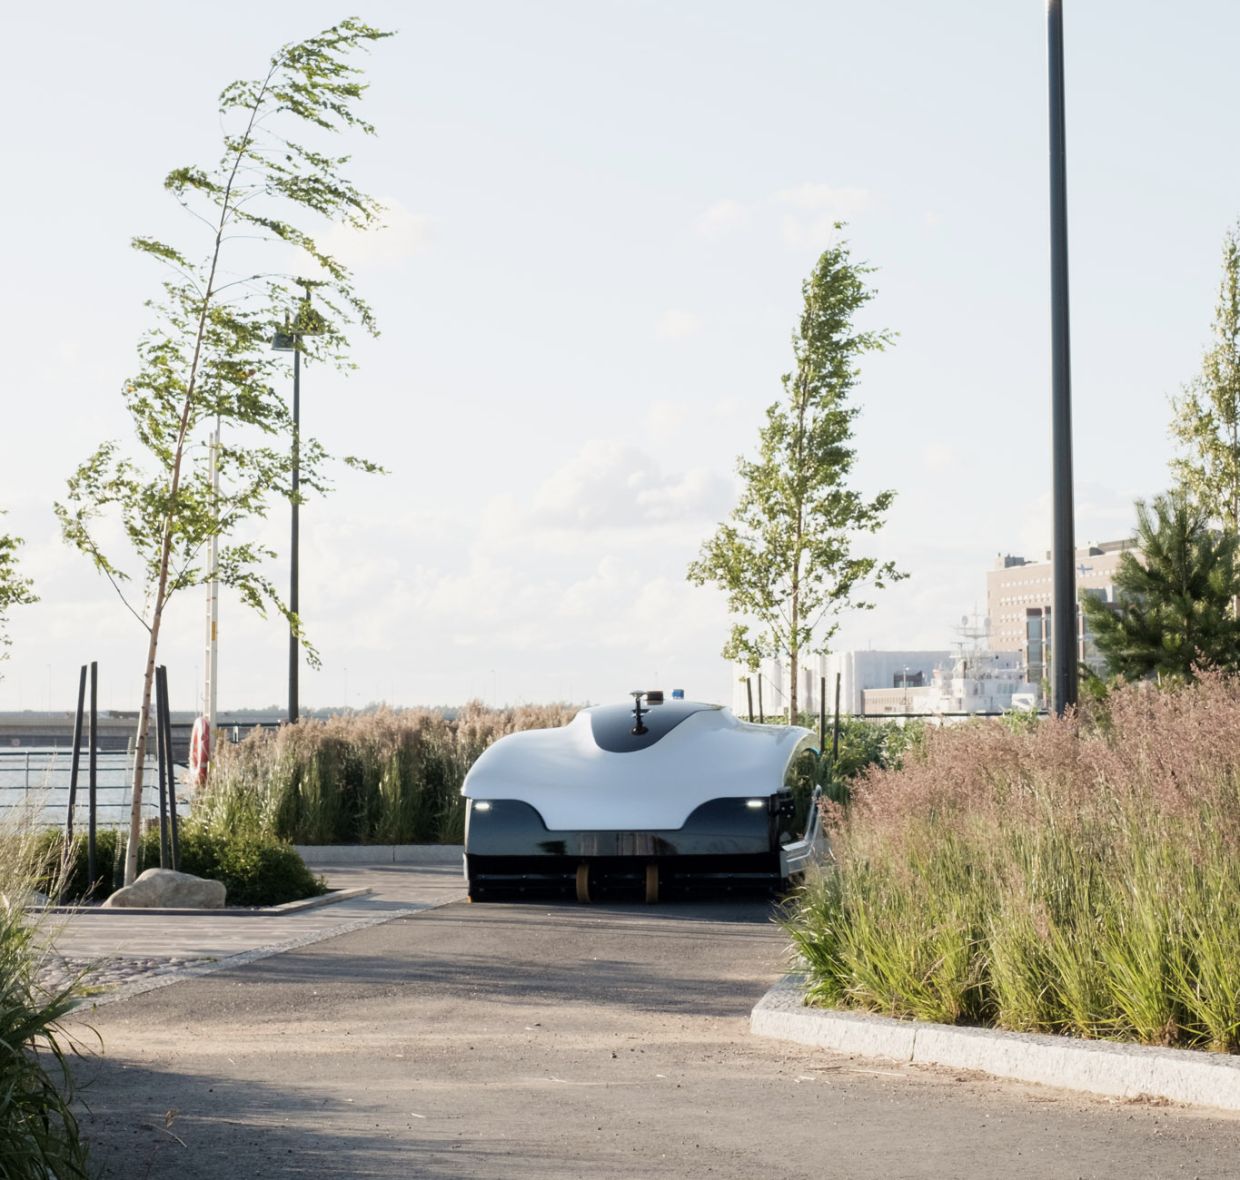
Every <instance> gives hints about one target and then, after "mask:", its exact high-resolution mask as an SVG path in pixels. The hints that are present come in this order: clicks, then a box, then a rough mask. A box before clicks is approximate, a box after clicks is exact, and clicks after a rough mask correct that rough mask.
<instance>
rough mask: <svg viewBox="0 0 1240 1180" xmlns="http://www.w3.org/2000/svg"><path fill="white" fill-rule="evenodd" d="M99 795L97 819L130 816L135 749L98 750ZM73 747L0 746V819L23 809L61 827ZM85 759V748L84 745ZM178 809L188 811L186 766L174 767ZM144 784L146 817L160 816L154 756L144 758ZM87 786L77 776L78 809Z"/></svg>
mask: <svg viewBox="0 0 1240 1180" xmlns="http://www.w3.org/2000/svg"><path fill="white" fill-rule="evenodd" d="M95 757H96V760H97V761H96V765H97V768H98V769H97V785H96V798H97V807H98V823H99V824H100V825H102V826H103V827H123V826H124V825H125V824H127V823H128V822H129V810H130V801H131V799H132V785H133V769H134V757H133V753H132V751H117V750H97V751H96V754H95ZM72 759H73V751H72V750H71V749H68V748H66V747H64V746H61V747H54V746H44V747H37V746H28V747H27V746H22V747H16V748H8V749H3V748H0V821H3V820H4V819H6V818H11V817H14V816H16V815H18V814H20V813H22V812H23V811H25V812H29V813H30V814H31V818H32V819H34V820H35V821H36V822H38V823H40V824H55V825H57V826H60V827H63V826H64V823H65V818H66V815H65V813H66V809H67V807H68V803H69V769H70V765H71V763H72ZM83 761H85V751H83ZM175 771H176V781H177V812H178V814H180V815H185V814H187V812H188V807H189V803H188V800H187V799H186V798H185V795H186V793H187V790H188V775H187V774H186V771H185V768H184V767H183V766H177V767H175ZM143 781H144V783H145V787H144V789H143V792H142V815H143V818H144V819H152V818H153V819H158V817H159V780H158V769H157V766H156V760H155V758H154V756H151V757H148V758H147V759H146V761H145V765H144V771H143ZM83 795H84V786H83V784H82V783H81V782H80V781H79V784H78V801H77V809H78V811H79V812H83V813H84V809H85V799H84V797H83Z"/></svg>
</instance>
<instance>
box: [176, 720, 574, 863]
mask: <svg viewBox="0 0 1240 1180" xmlns="http://www.w3.org/2000/svg"><path fill="white" fill-rule="evenodd" d="M576 711H577V710H576V708H575V707H573V706H568V705H525V706H521V707H519V708H514V709H488V708H485V707H484V706H482V705H480V704H478V703H477V702H472V703H470V704H469V705H466V706H465V707H464V708H463V709H462V710H461V711H460V712H459V713H458V714H457V715H456V716H455V717H453V718H448V717H445V716H443V715H442V714H441V713H437V712H434V711H432V710H429V709H401V710H394V709H383V710H380V711H379V712H376V713H366V714H352V715H345V716H339V717H332V718H330V719H329V720H327V721H314V720H302V721H299V722H298V723H297V724H296V725H290V726H284V727H282V728H280V729H278V730H256V731H254V732H253V733H252V734H250V735H249V736H248V737H247V738H246V739H245V740H244V741H242V742H240V743H238V744H237V745H228V744H221V746H220V747H219V750H218V752H217V755H216V758H215V759H214V761H213V764H212V767H211V775H210V778H209V781H208V783H207V786H206V788H205V789H204V790H203V791H202V792H200V794H199V796H198V798H197V799H196V800H195V802H194V807H193V812H194V817H195V819H196V820H197V821H199V822H201V823H203V824H205V825H207V826H208V827H210V828H212V829H215V830H221V831H234V832H236V831H258V832H263V833H269V834H272V835H275V836H277V837H279V838H280V839H284V840H291V841H292V842H294V843H296V844H347V843H377V844H422V843H428V844H434V843H446V844H452V843H460V841H461V840H462V839H464V831H465V811H464V806H463V802H462V800H461V797H460V790H461V783H462V782H463V781H464V778H465V773H466V771H468V770H469V768H470V766H471V765H472V764H473V762H474V760H475V759H476V758H477V757H478V755H479V754H481V753H482V751H483V750H485V749H486V748H487V747H488V746H489V745H490V744H491V743H492V742H494V741H495V740H496V739H497V738H500V737H503V736H504V735H505V734H509V733H514V732H516V731H517V730H522V729H543V728H547V727H549V726H556V725H565V724H567V723H568V722H569V721H570V720H572V718H573V716H574V714H575V713H576Z"/></svg>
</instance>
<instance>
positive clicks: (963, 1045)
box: [749, 974, 1240, 1110]
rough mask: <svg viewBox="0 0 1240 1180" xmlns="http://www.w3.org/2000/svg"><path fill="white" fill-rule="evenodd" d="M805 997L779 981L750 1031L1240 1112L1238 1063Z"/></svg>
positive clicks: (798, 985) (789, 979)
mask: <svg viewBox="0 0 1240 1180" xmlns="http://www.w3.org/2000/svg"><path fill="white" fill-rule="evenodd" d="M804 995H805V977H804V976H803V975H800V974H792V975H785V976H784V977H783V979H781V980H780V981H779V982H778V983H776V984H775V986H774V987H772V988H771V989H770V991H768V992H767V993H766V995H765V996H763V997H762V999H761V1000H759V1001H758V1003H757V1005H756V1006H755V1007H754V1009H753V1011H752V1012H751V1013H750V1018H749V1028H750V1032H752V1033H753V1034H754V1035H755V1036H760V1037H771V1038H774V1039H777V1040H785V1041H796V1042H797V1043H799V1044H802V1045H814V1046H817V1047H819V1048H823V1049H830V1050H833V1051H835V1052H837V1053H848V1054H854V1055H857V1056H861V1057H881V1058H885V1059H888V1060H893V1061H903V1062H911V1063H913V1064H917V1065H937V1066H945V1067H947V1068H950V1069H971V1070H978V1071H980V1072H982V1073H988V1074H991V1075H993V1076H995V1077H1001V1078H1009V1079H1012V1080H1013V1081H1021V1082H1036V1083H1039V1084H1041V1085H1046V1086H1059V1087H1061V1088H1064V1089H1070V1090H1082V1091H1085V1092H1087V1093H1091V1094H1104V1095H1108V1096H1110V1097H1114V1098H1164V1099H1167V1100H1169V1101H1171V1102H1182V1103H1187V1104H1190V1105H1193V1106H1210V1107H1215V1108H1218V1109H1222V1110H1240V1058H1236V1057H1230V1056H1224V1055H1221V1054H1214V1053H1206V1052H1202V1051H1200V1050H1196V1049H1159V1048H1152V1047H1150V1046H1146V1045H1121V1044H1114V1043H1111V1042H1108V1041H1085V1040H1080V1039H1077V1038H1073V1037H1060V1036H1044V1035H1040V1034H1035V1033H1013V1032H1004V1031H1002V1030H999V1029H987V1028H959V1027H956V1026H953V1025H947V1024H931V1023H929V1022H923V1021H915V1020H893V1019H891V1018H889V1017H885V1016H874V1015H870V1014H867V1013H858V1012H834V1011H829V1010H827V1009H823V1008H807V1007H806V1006H805V1003H804Z"/></svg>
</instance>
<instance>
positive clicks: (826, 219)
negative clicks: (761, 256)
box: [772, 182, 870, 250]
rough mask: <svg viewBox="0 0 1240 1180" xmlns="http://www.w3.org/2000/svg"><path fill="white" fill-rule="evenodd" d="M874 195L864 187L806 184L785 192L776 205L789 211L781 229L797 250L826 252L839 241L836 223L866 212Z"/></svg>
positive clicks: (778, 194)
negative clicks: (826, 248)
mask: <svg viewBox="0 0 1240 1180" xmlns="http://www.w3.org/2000/svg"><path fill="white" fill-rule="evenodd" d="M869 201H870V194H869V191H868V190H867V189H863V188H836V187H834V186H833V185H829V184H814V183H808V182H807V183H805V184H798V185H796V186H794V187H793V188H786V189H782V190H781V191H779V192H777V193H776V194H775V195H774V197H773V198H772V202H773V203H774V204H775V205H777V206H779V207H781V208H783V209H785V210H786V212H785V213H784V214H783V217H782V219H781V224H780V228H781V231H782V233H783V239H784V241H785V242H786V243H787V244H788V245H789V246H793V247H795V248H797V249H808V250H822V249H824V248H825V247H827V246H828V245H830V244H831V242H832V241H833V240H834V238H835V234H836V230H835V223H836V222H838V221H845V220H847V219H848V218H849V217H851V216H852V215H853V214H855V213H858V212H860V211H861V210H862V209H864V208H865V207H866V206H867V205H868V204H869Z"/></svg>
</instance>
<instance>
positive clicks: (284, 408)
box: [56, 18, 390, 884]
mask: <svg viewBox="0 0 1240 1180" xmlns="http://www.w3.org/2000/svg"><path fill="white" fill-rule="evenodd" d="M389 35H390V34H388V33H385V32H382V31H380V30H378V29H376V28H372V27H371V26H369V25H367V24H364V23H363V22H361V21H360V20H357V19H353V18H350V19H348V20H344V21H341V22H340V23H339V24H337V25H335V26H333V27H332V28H329V29H326V30H324V31H323V32H322V33H319V34H318V35H317V36H314V37H310V38H308V39H306V40H304V41H300V42H295V43H292V44H288V45H285V46H283V47H282V48H281V49H280V50H279V51H278V52H277V53H275V55H274V56H273V57H272V58H271V59H270V61H269V62H268V64H267V68H266V69H265V71H264V72H263V74H262V75H261V76H260V77H258V78H257V79H254V80H248V81H239V82H234V83H233V84H232V85H230V86H228V87H227V88H226V89H225V90H224V91H223V93H222V94H221V95H220V99H219V113H220V119H221V124H222V127H223V151H222V154H221V157H220V159H219V161H218V162H217V163H216V164H215V165H214V167H210V168H200V167H197V166H192V165H191V166H188V167H181V168H177V169H175V170H173V171H172V172H170V173H169V174H168V177H167V178H166V180H165V181H164V187H165V189H167V191H168V192H170V193H171V194H172V195H173V197H174V198H175V199H176V200H177V201H178V202H179V203H180V204H181V206H182V207H183V209H184V210H185V211H186V213H187V214H188V215H189V216H190V218H191V219H192V222H193V224H194V225H195V226H196V227H197V231H198V233H199V234H200V237H199V238H198V239H194V240H193V241H192V242H191V243H190V244H189V245H188V246H185V247H181V246H175V245H172V244H169V243H167V242H164V241H160V240H157V239H154V238H149V237H139V238H135V239H134V240H133V246H134V248H135V249H136V250H138V251H140V252H142V253H144V254H146V255H148V256H150V257H151V258H153V259H155V260H156V261H157V262H159V263H160V264H162V265H163V266H164V268H165V279H164V281H163V284H162V295H161V296H160V297H158V298H156V299H153V300H151V301H150V302H149V303H148V307H149V308H150V311H151V314H152V318H153V320H154V324H153V326H152V328H151V329H150V331H149V332H148V333H147V335H146V336H145V337H144V338H143V340H142V341H141V343H140V344H139V346H138V361H139V365H138V371H137V374H136V375H135V376H134V377H132V378H131V379H130V380H129V381H128V382H126V384H125V386H124V392H123V396H124V401H125V407H126V410H127V411H128V414H129V418H130V421H131V425H132V433H133V439H132V442H131V445H130V446H129V447H128V449H127V448H125V447H122V445H121V444H120V443H119V442H115V441H109V442H105V443H103V444H102V445H101V446H100V447H99V448H98V449H97V450H96V451H95V452H94V454H92V455H91V456H90V457H89V458H88V459H86V460H85V461H84V462H83V463H82V464H81V465H80V466H79V467H78V468H77V470H76V471H75V472H74V473H73V475H72V476H71V477H70V478H69V481H68V492H67V495H66V497H65V499H64V501H63V502H62V503H59V504H57V505H56V512H57V515H58V517H59V519H60V523H61V529H62V532H63V534H64V537H65V539H66V540H67V541H68V542H69V543H70V544H72V545H74V546H76V547H77V548H78V549H79V550H81V551H82V552H83V553H84V554H86V555H87V556H88V557H89V558H90V560H91V561H92V562H93V564H94V566H95V568H96V569H97V570H98V571H99V572H100V573H101V574H103V576H105V577H106V578H107V579H108V580H109V581H110V582H111V583H112V585H113V587H114V588H115V589H116V591H117V593H118V594H119V595H120V597H121V600H122V601H123V602H124V604H125V606H126V607H127V608H128V610H129V611H130V612H131V614H132V615H133V616H134V618H135V619H136V620H137V621H138V622H139V623H140V625H141V626H142V628H143V630H144V631H145V635H146V663H145V670H144V673H143V681H142V705H141V709H140V710H139V713H138V728H137V737H136V742H135V751H134V753H135V757H134V772H133V796H132V810H131V813H130V825H129V844H128V849H127V853H126V858H125V883H126V884H129V883H131V882H132V881H133V879H134V877H135V875H136V872H137V861H138V844H139V839H140V834H141V815H142V785H143V767H144V763H145V760H146V750H147V740H148V730H149V724H150V714H151V695H152V686H153V683H154V677H155V666H156V663H157V658H158V651H159V641H160V635H161V625H162V623H163V620H164V614H165V611H166V609H167V606H168V602H169V600H170V599H171V598H172V596H173V595H174V594H176V593H177V592H178V591H181V590H184V589H186V588H188V587H191V586H196V585H200V584H202V583H203V582H205V581H207V580H209V579H210V578H212V576H217V577H218V579H219V581H220V582H221V583H223V584H224V585H226V586H229V587H231V588H233V589H234V590H235V591H237V592H238V593H239V595H240V597H241V599H242V601H243V602H245V603H246V604H247V605H249V606H250V607H253V608H254V609H256V610H258V611H259V612H260V613H264V614H265V613H266V611H267V610H268V609H273V610H275V611H277V612H278V613H279V614H281V615H283V616H284V617H285V618H287V619H288V621H289V623H290V624H291V625H292V626H293V627H294V628H295V629H296V630H297V631H298V632H300V630H301V622H300V620H299V619H297V618H296V617H295V616H293V615H292V614H291V613H290V612H289V610H288V608H287V606H286V605H285V604H284V603H283V602H282V601H281V598H280V596H279V594H278V592H277V591H276V588H275V586H274V585H273V584H272V582H271V581H270V579H269V578H268V577H267V576H266V575H265V574H264V573H263V564H264V562H265V561H267V560H268V559H270V558H271V557H273V556H274V552H273V551H272V550H270V549H269V548H267V547H265V546H264V545H262V544H260V543H258V542H256V541H254V540H247V539H245V537H244V535H242V534H241V530H242V528H243V526H245V525H246V524H251V525H252V524H253V522H254V521H255V520H256V519H257V518H261V517H263V516H265V515H266V514H267V511H268V509H269V507H270V505H271V502H272V498H273V496H285V497H291V496H292V495H293V494H294V493H293V491H292V488H291V468H292V454H293V450H294V447H296V448H297V450H298V452H299V464H300V475H301V487H302V488H303V489H306V490H308V491H311V492H314V491H318V492H325V491H327V490H328V488H329V482H328V479H327V476H326V474H325V467H326V465H327V463H328V460H329V458H330V456H329V455H328V453H327V452H326V450H325V449H324V448H323V446H322V445H321V444H319V443H318V442H317V441H315V440H313V439H306V438H300V439H294V437H293V423H292V418H291V414H290V412H289V407H288V405H287V403H286V402H285V400H284V398H283V396H281V394H279V393H278V392H277V390H276V386H277V385H279V386H281V387H284V388H287V385H288V382H287V378H286V373H287V364H288V362H287V360H285V359H283V356H282V355H281V354H277V353H274V352H273V351H272V350H271V347H270V345H271V339H272V333H273V331H274V330H275V329H277V328H282V329H283V330H284V331H285V332H287V333H289V334H291V335H293V337H294V339H295V340H296V342H297V347H298V348H299V349H300V350H301V351H302V353H303V356H304V358H305V359H306V360H308V361H318V362H323V363H330V364H334V365H337V366H339V367H344V368H347V367H349V364H348V359H347V354H348V343H349V341H348V335H349V332H350V330H352V329H354V328H358V327H360V328H361V329H362V330H364V331H366V332H369V333H371V334H377V329H376V325H375V321H374V317H373V316H372V314H371V310H370V308H369V307H368V306H367V305H366V303H365V302H364V301H363V300H362V299H361V298H360V297H359V296H358V295H357V293H356V292H355V290H354V287H353V281H352V276H351V274H350V272H349V270H348V269H347V267H345V266H344V265H343V264H342V263H341V262H340V261H339V260H338V259H336V258H334V257H333V256H332V255H331V254H329V253H328V252H327V251H326V250H325V249H324V248H322V247H321V246H320V244H319V243H320V238H321V233H322V230H324V229H326V228H329V227H330V226H331V225H333V224H344V225H347V226H351V227H353V228H355V229H358V230H367V229H372V228H376V227H379V226H380V225H381V224H382V221H381V215H382V208H381V206H380V205H379V204H378V203H377V202H376V201H375V200H374V199H373V198H372V197H370V196H367V195H366V194H365V193H363V192H361V191H360V190H359V189H358V188H357V187H356V186H355V185H354V184H353V183H352V182H351V181H350V180H349V179H348V177H347V176H346V171H345V169H346V165H347V164H348V157H347V156H343V155H340V154H338V151H334V150H332V149H333V144H334V141H333V136H335V135H337V134H339V133H343V132H353V133H361V134H367V135H369V134H373V132H374V128H373V126H372V125H371V124H370V123H368V122H366V121H365V120H364V119H363V118H361V117H360V116H359V115H358V113H357V107H358V104H359V101H360V100H361V98H362V97H363V94H364V92H365V90H366V86H365V84H364V83H363V81H362V73H361V70H360V68H359V67H358V66H357V65H355V64H353V62H354V59H355V57H356V55H357V54H358V53H359V52H362V51H365V50H366V49H368V48H369V46H370V45H371V44H372V43H374V42H376V41H378V40H380V39H381V38H383V37H386V36H389ZM217 423H218V424H220V425H222V426H223V427H224V442H223V444H222V445H221V446H220V447H219V449H218V463H219V468H220V476H221V478H220V484H221V490H220V493H219V494H218V496H217V495H215V494H213V491H212V487H211V478H210V471H209V456H208V448H207V445H206V439H205V430H206V428H208V427H210V426H214V425H216V424H217ZM345 462H346V463H349V464H351V465H353V466H356V467H361V468H363V469H369V470H375V468H374V466H373V465H372V464H370V463H367V462H366V461H364V460H359V459H354V458H351V457H350V458H346V459H345ZM117 526H119V529H117ZM117 531H119V533H120V534H121V535H123V537H124V538H125V540H126V541H127V542H128V548H129V549H130V550H132V553H133V556H134V559H135V561H134V563H133V564H134V565H135V566H136V568H135V569H134V571H133V572H132V573H131V572H130V571H129V570H127V569H126V568H125V567H126V564H127V561H126V560H124V559H122V558H120V557H118V556H117V555H116V554H115V552H114V551H112V550H111V549H110V545H111V543H112V538H113V536H114V535H115V533H116V532H117ZM212 536H215V537H217V538H219V540H220V542H221V543H220V545H219V548H218V559H217V561H218V564H217V568H216V569H214V570H211V569H207V568H205V562H204V560H203V556H202V555H203V551H204V549H205V547H206V543H207V541H208V540H209V539H210V538H211V537H212ZM135 586H136V587H138V588H139V589H140V593H134V587H135ZM305 650H306V652H307V658H308V659H310V660H311V662H312V663H313V662H314V661H315V654H314V650H313V648H312V647H310V646H309V645H308V644H306V645H305Z"/></svg>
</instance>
